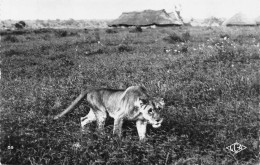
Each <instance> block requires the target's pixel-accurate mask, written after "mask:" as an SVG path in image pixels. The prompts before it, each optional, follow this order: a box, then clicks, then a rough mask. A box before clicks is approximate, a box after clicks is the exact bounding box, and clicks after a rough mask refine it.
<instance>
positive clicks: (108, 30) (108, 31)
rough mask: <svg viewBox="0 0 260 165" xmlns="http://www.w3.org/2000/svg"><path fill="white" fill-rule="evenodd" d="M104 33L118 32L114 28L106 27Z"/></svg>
mask: <svg viewBox="0 0 260 165" xmlns="http://www.w3.org/2000/svg"><path fill="white" fill-rule="evenodd" d="M106 33H108V34H111V33H118V31H117V30H115V29H107V30H106Z"/></svg>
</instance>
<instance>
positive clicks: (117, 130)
mask: <svg viewBox="0 0 260 165" xmlns="http://www.w3.org/2000/svg"><path fill="white" fill-rule="evenodd" d="M122 125H123V119H120V118H115V121H114V128H113V134H114V135H117V136H118V137H121V134H122Z"/></svg>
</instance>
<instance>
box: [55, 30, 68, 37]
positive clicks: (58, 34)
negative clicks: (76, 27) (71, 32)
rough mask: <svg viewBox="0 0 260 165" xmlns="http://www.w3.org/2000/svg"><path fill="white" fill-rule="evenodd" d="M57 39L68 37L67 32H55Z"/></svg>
mask: <svg viewBox="0 0 260 165" xmlns="http://www.w3.org/2000/svg"><path fill="white" fill-rule="evenodd" d="M55 34H56V36H57V37H66V36H67V35H68V32H67V31H65V30H58V31H56V32H55Z"/></svg>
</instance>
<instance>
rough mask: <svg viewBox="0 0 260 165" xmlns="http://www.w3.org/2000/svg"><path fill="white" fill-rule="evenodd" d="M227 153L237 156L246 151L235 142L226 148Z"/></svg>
mask: <svg viewBox="0 0 260 165" xmlns="http://www.w3.org/2000/svg"><path fill="white" fill-rule="evenodd" d="M226 149H228V150H229V151H231V152H233V153H234V154H237V153H239V152H241V151H243V150H244V149H246V146H243V145H242V144H239V143H238V142H235V143H234V144H232V145H230V146H228V147H226Z"/></svg>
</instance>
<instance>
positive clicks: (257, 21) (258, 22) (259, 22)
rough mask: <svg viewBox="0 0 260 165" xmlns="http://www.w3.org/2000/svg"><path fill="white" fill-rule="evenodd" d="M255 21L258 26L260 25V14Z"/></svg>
mask: <svg viewBox="0 0 260 165" xmlns="http://www.w3.org/2000/svg"><path fill="white" fill-rule="evenodd" d="M255 22H256V24H257V25H258V26H260V16H259V17H257V18H256V19H255Z"/></svg>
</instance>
